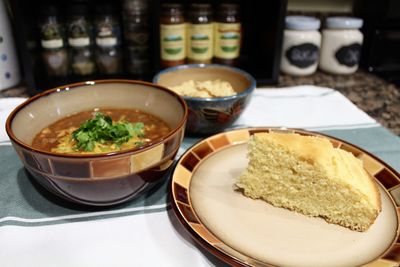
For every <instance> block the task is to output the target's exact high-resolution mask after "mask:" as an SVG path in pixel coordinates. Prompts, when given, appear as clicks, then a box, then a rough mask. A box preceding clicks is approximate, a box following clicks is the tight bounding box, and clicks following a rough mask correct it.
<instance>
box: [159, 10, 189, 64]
mask: <svg viewBox="0 0 400 267" xmlns="http://www.w3.org/2000/svg"><path fill="white" fill-rule="evenodd" d="M160 50H161V51H160V54H161V67H171V66H176V65H180V64H184V63H185V58H186V25H185V19H184V17H183V10H182V5H181V4H163V5H162V12H161V18H160Z"/></svg>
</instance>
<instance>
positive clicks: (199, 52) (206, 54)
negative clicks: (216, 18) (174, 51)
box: [187, 4, 214, 63]
mask: <svg viewBox="0 0 400 267" xmlns="http://www.w3.org/2000/svg"><path fill="white" fill-rule="evenodd" d="M187 31H188V32H187V56H188V60H189V63H211V61H212V57H213V53H214V51H213V50H214V44H213V41H214V40H213V39H214V38H213V37H214V24H213V21H212V8H211V5H210V4H192V5H191V6H190V9H189V24H188V28H187Z"/></svg>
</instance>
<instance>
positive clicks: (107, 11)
mask: <svg viewBox="0 0 400 267" xmlns="http://www.w3.org/2000/svg"><path fill="white" fill-rule="evenodd" d="M94 13H95V14H96V15H100V16H101V15H103V16H104V15H116V14H117V9H116V8H115V6H114V5H112V4H107V3H103V4H99V5H97V6H96V7H95V9H94Z"/></svg>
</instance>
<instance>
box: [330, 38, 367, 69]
mask: <svg viewBox="0 0 400 267" xmlns="http://www.w3.org/2000/svg"><path fill="white" fill-rule="evenodd" d="M360 53H361V44H359V43H353V44H351V45H347V46H342V47H341V48H339V49H338V50H337V51H336V53H335V58H336V59H337V61H338V62H339V63H340V64H342V65H345V66H347V67H354V66H356V65H358V63H359V62H360Z"/></svg>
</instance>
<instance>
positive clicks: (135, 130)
mask: <svg viewBox="0 0 400 267" xmlns="http://www.w3.org/2000/svg"><path fill="white" fill-rule="evenodd" d="M143 136H144V124H143V123H141V122H138V123H134V124H132V123H130V122H118V123H113V122H112V119H111V117H110V116H107V115H104V114H103V113H100V112H97V113H96V116H95V118H93V119H89V120H87V121H85V122H84V123H82V124H81V126H80V127H79V129H77V130H76V131H74V132H73V133H72V138H73V139H74V140H75V141H76V149H78V150H84V151H93V149H94V147H95V144H96V143H100V144H104V143H106V142H112V143H114V144H115V145H116V146H118V147H120V146H121V145H122V144H123V143H125V142H128V141H129V139H131V138H132V137H143ZM137 143H140V142H137Z"/></svg>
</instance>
